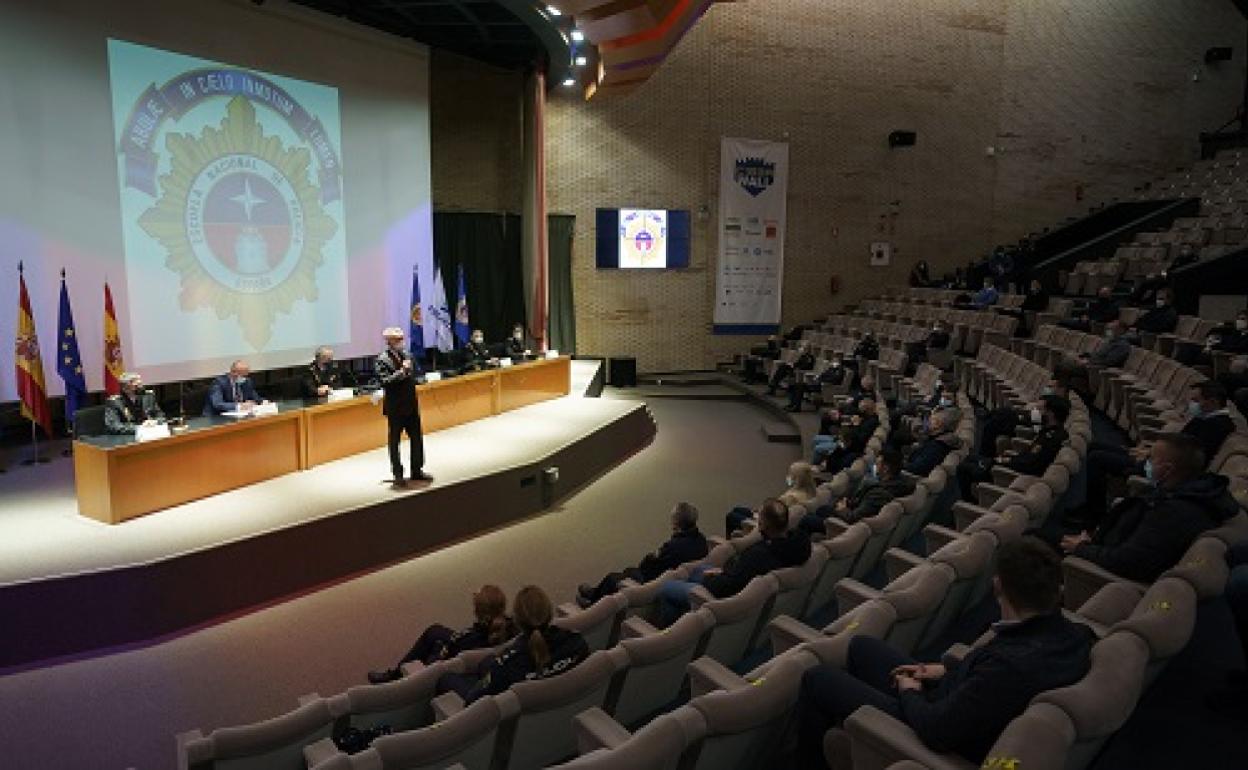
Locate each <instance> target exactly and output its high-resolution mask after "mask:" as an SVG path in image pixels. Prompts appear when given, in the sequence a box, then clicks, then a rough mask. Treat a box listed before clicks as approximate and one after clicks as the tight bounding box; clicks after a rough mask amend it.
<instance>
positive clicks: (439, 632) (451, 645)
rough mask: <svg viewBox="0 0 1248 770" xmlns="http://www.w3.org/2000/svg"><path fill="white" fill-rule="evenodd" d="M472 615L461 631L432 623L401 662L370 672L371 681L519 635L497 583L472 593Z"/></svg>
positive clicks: (392, 677)
mask: <svg viewBox="0 0 1248 770" xmlns="http://www.w3.org/2000/svg"><path fill="white" fill-rule="evenodd" d="M472 614H473V617H475V618H476V620H475V621H474V622H473V624H472V625H471V626H469V627H467V628H464V629H461V630H459V631H455V630H453V629H450V628H447V627H446V626H444V625H441V624H440V623H434V624H433V625H432V626H429V627H428V628H426V629H425V630H424V631H423V632H422V633H421V635H420V638H418V639H417V640H416V643H415V644H413V645H412V649H410V650H408V652H407V654H406V655H404V656H403V658H402V659H401V660H400V661H399V663H398V665H396V666H395V667H394V668H387V669H381V670H378V671H370V672H368V681H370V682H372V683H373V684H381V683H382V682H392V681H394V680H395V679H398V678H399V677H401V676H403V671H402V668H403V664H404V663H410V662H411V661H415V660H418V661H420V662H421V663H424V664H425V665H426V666H427V665H429V664H431V663H435V662H437V661H439V660H448V659H450V658H453V657H455V656H456V655H458V654H459V653H461V652H463V651H464V650H477V649H480V648H482V647H497V646H498V645H500V644H502V643H503V642H505V641H507V640H508V639H510V638H512V637H513V636H515V635H516V624H515V623H513V622H512V620H511V618H509V617H507V596H506V595H505V594H504V593H503V589H501V588H499V587H498V586H496V585H489V584H487V585H483V586H481V590H480V591H477V592H476V593H475V594H473V595H472Z"/></svg>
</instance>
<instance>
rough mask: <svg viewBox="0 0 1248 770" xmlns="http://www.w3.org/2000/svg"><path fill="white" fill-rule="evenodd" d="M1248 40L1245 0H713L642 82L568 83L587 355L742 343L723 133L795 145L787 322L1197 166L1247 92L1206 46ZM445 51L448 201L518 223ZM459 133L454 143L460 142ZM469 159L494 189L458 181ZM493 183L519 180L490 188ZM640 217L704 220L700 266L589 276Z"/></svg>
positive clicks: (444, 191)
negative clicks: (616, 226)
mask: <svg viewBox="0 0 1248 770" xmlns="http://www.w3.org/2000/svg"><path fill="white" fill-rule="evenodd" d="M1244 34H1245V22H1244V19H1243V18H1242V17H1241V16H1240V15H1239V14H1238V12H1237V11H1236V10H1235V8H1234V6H1233V4H1232V3H1230V2H1227V0H1183V1H1179V0H1172V1H1171V2H1156V1H1155V0H1100V1H1098V2H1090V1H1089V0H929V1H928V2H923V3H902V2H897V1H896V0H885V1H879V2H866V1H865V0H785V1H784V2H749V3H732V4H722V5H716V6H714V7H713V8H712V9H711V11H710V12H709V13H708V14H707V15H706V17H705V18H704V19H703V21H702V22H701V23H700V24H699V25H698V26H697V27H695V28H694V30H693V31H692V32H691V33H690V35H689V36H688V37H687V38H686V39H685V40H684V41H683V42H682V43H681V44H680V46H679V47H678V48H677V50H676V51H675V52H674V53H673V54H672V56H671V57H670V58H669V59H668V61H667V62H666V63H665V64H664V66H663V67H662V69H660V71H659V72H658V73H657V74H656V75H655V76H654V77H653V78H652V79H651V80H650V81H649V82H648V83H646V84H645V85H644V86H642V87H641V88H640V89H638V90H637V91H635V92H633V93H631V94H628V95H624V96H614V97H605V96H604V97H600V98H597V99H595V100H593V101H591V102H589V103H585V102H582V101H581V100H579V99H578V98H575V97H572V96H567V95H563V96H561V95H559V94H558V88H556V89H555V91H556V93H555V95H554V96H553V97H552V102H551V104H550V107H549V110H548V116H549V123H548V128H547V153H548V162H549V166H548V179H549V192H550V210H551V211H552V212H559V213H571V214H575V215H576V217H577V235H576V242H575V243H576V245H575V258H574V270H573V272H574V282H575V292H576V305H577V307H576V312H577V336H578V343H579V348H580V352H582V353H587V354H606V355H611V354H618V355H635V356H637V358H638V365H639V368H640V369H641V370H642V371H664V370H673V369H698V368H708V367H710V366H712V365H713V364H714V362H715V361H717V360H719V359H721V358H722V357H724V356H725V355H726V354H728V353H731V352H735V351H739V350H741V349H742V348H743V347H744V346H745V345H746V344H747V340H745V339H742V338H732V337H729V338H716V337H714V336H713V335H711V334H710V323H711V307H712V302H713V294H714V259H715V244H714V239H715V221H714V219H715V212H716V210H717V201H716V198H717V186H718V169H717V165H718V157H719V138H720V137H721V136H725V135H731V136H743V137H751V138H770V139H777V140H787V141H788V142H789V143H790V145H791V159H792V172H791V179H790V187H789V232H788V239H787V242H786V269H785V285H784V322H785V323H786V324H790V323H795V322H799V321H804V320H809V319H810V318H812V317H814V316H816V315H821V314H823V313H826V312H827V311H828V310H829V309H831V308H832V307H834V306H836V305H838V304H842V303H844V302H847V301H851V300H854V299H857V298H860V297H862V296H866V295H868V294H871V293H873V292H874V291H876V290H878V288H879V287H880V286H882V285H884V284H886V283H896V282H900V281H903V280H904V279H905V276H906V273H907V271H908V270H909V267H910V265H911V264H912V263H913V262H914V261H915V260H917V259H919V258H926V259H928V260H929V262H931V263H932V264H933V266H934V267H935V268H937V269H938V270H940V269H943V268H945V267H948V266H952V265H954V264H957V263H962V262H965V261H966V260H967V259H969V258H970V257H971V256H973V255H975V254H977V253H980V252H982V251H984V250H986V249H989V248H991V246H992V245H993V244H994V243H997V242H1007V241H1013V240H1015V239H1017V238H1018V237H1020V236H1022V235H1024V234H1026V232H1028V231H1029V230H1031V229H1034V228H1037V227H1042V226H1046V225H1049V224H1052V223H1054V222H1056V221H1058V220H1060V219H1061V218H1063V217H1066V216H1070V215H1074V214H1078V213H1080V212H1082V211H1084V210H1085V209H1086V207H1087V206H1088V205H1089V204H1090V203H1092V202H1095V201H1097V200H1103V199H1108V198H1110V197H1113V196H1115V195H1119V194H1122V193H1124V192H1127V191H1129V190H1130V189H1131V188H1132V187H1133V186H1135V185H1137V184H1140V183H1141V182H1143V181H1146V180H1147V179H1149V178H1151V177H1153V176H1155V175H1157V174H1159V173H1161V172H1163V171H1165V170H1168V169H1170V168H1171V167H1175V166H1179V165H1182V164H1185V163H1188V162H1190V161H1191V160H1193V159H1194V158H1195V157H1196V154H1197V152H1198V147H1197V142H1196V136H1197V134H1198V132H1199V131H1200V130H1202V129H1211V128H1214V127H1216V126H1218V125H1220V124H1221V123H1222V122H1224V121H1225V120H1226V119H1227V118H1229V117H1230V115H1231V114H1232V113H1233V112H1234V109H1235V105H1236V104H1237V103H1238V99H1239V96H1240V94H1241V93H1242V86H1243V71H1242V64H1240V63H1238V62H1232V63H1230V64H1229V65H1222V66H1221V67H1220V68H1206V67H1205V66H1204V64H1203V54H1204V51H1205V49H1206V48H1208V47H1209V46H1213V45H1230V46H1235V47H1236V49H1237V50H1236V56H1237V58H1238V60H1239V61H1240V62H1242V58H1241V57H1242V56H1243V55H1244V51H1243V45H1242V44H1243V40H1244ZM438 60H439V57H436V56H435V59H434V88H433V94H434V115H433V119H434V147H433V152H434V180H433V181H434V196H435V201H438V202H444V201H453V202H454V203H455V205H463V206H467V207H477V208H481V207H486V206H488V205H493V204H497V206H498V207H501V208H508V209H512V210H514V209H515V208H516V206H518V205H519V193H518V188H519V183H518V181H519V177H518V175H514V176H513V174H518V172H516V171H513V170H510V169H512V168H513V166H514V164H512V165H508V166H507V168H508V169H509V170H507V171H505V172H501V171H500V170H499V169H495V168H493V167H492V166H491V164H492V163H494V162H498V163H500V164H510V160H511V159H510V157H508V152H507V151H506V150H505V149H504V145H505V144H506V145H507V146H508V147H510V145H509V144H508V143H503V142H491V141H488V140H487V141H486V142H485V144H486V146H487V148H488V152H489V153H491V154H490V155H489V156H488V157H487V158H484V159H483V158H477V157H470V153H469V149H471V148H468V147H466V146H464V144H465V140H466V139H470V138H471V136H472V134H474V133H475V131H473V130H471V129H468V130H467V136H462V137H461V136H458V135H459V134H460V133H461V132H464V131H465V126H464V125H463V124H462V123H461V122H460V121H459V120H458V119H451V118H450V117H449V116H448V115H446V114H444V115H441V116H440V115H439V114H438V113H439V107H440V106H441V107H442V109H446V108H447V107H448V104H447V103H448V102H450V103H453V105H454V106H455V110H454V112H456V113H457V114H458V116H459V117H468V116H469V115H470V114H471V113H472V112H473V111H475V110H485V111H489V112H490V113H491V114H492V113H493V111H494V110H496V109H499V106H498V105H493V104H491V105H486V104H475V105H463V104H459V100H460V99H463V100H468V101H470V102H471V101H475V100H476V99H477V98H478V94H477V93H475V92H471V91H473V90H474V89H475V88H476V86H475V85H472V84H469V83H464V84H463V88H464V90H465V91H469V93H465V94H462V95H459V96H458V97H456V96H454V95H449V94H447V93H446V92H445V91H443V89H444V88H445V87H446V84H444V83H443V84H440V83H439V74H440V70H439V67H438ZM1195 73H1199V75H1200V77H1199V80H1198V81H1194V80H1193V74H1195ZM503 80H506V78H501V80H500V81H499V82H497V83H494V86H497V87H499V88H500V89H502V86H503V85H504V84H503V83H502V81H503ZM457 90H458V89H457ZM502 90H505V89H502ZM440 93H441V96H440ZM496 93H498V92H496ZM515 93H516V94H518V93H519V87H518V81H517V85H516V87H515ZM481 98H482V99H484V98H485V96H484V95H482V96H481ZM517 98H518V97H517ZM516 120H518V111H517V117H516ZM898 128H904V129H911V130H915V131H917V132H918V134H919V139H918V145H917V146H916V147H913V148H908V149H899V150H892V151H890V150H889V149H888V148H887V143H886V137H887V135H888V133H889V132H890V131H891V130H893V129H898ZM449 132H454V133H455V134H456V136H455V137H448V133H449ZM487 133H488V132H487ZM495 133H497V132H495ZM448 138H450V139H453V140H454V141H455V142H456V143H457V144H458V145H459V146H457V147H455V148H454V149H453V150H445V151H444V150H443V149H441V148H440V146H439V141H440V140H446V139H448ZM516 142H517V144H516V145H515V146H516V147H517V148H518V139H517V140H516ZM989 146H993V147H995V148H997V149H998V152H997V154H996V155H995V156H989V155H988V154H987V153H986V148H988V147H989ZM444 153H445V154H444ZM451 158H454V162H452V161H451ZM469 168H470V169H474V170H475V171H476V173H479V174H480V176H481V179H480V180H479V181H480V183H481V185H482V187H481V189H480V190H477V188H476V184H477V183H478V180H473V179H456V180H454V181H450V180H449V179H448V178H447V176H448V175H449V174H451V173H452V172H461V171H463V170H465V169H469ZM495 178H496V179H497V182H498V183H499V184H502V185H505V186H504V187H502V188H498V189H494V188H490V187H489V185H490V184H491V183H492V182H493V181H494V180H495ZM513 180H514V187H513V186H512V185H513ZM1080 187H1082V189H1083V195H1084V200H1083V201H1082V202H1080V201H1077V200H1076V192H1077V190H1078V189H1079V188H1080ZM476 195H480V197H479V198H477V197H474V196H476ZM478 200H479V201H482V202H480V203H477V202H476V201H478ZM894 202H896V203H895V204H894ZM628 205H638V206H652V207H656V208H659V207H667V208H685V209H690V210H692V211H693V212H694V228H693V239H694V240H693V244H694V246H693V258H692V266H691V268H690V269H689V270H687V271H683V272H672V273H665V274H660V275H656V274H653V273H649V272H644V273H642V272H627V271H599V270H596V269H595V268H594V266H593V264H594V254H593V246H594V232H593V227H594V222H593V212H594V209H595V208H596V207H598V206H628ZM703 208H704V210H705V211H706V212H708V213H707V214H706V216H705V217H699V216H698V211H699V210H700V209H703ZM876 239H884V240H891V241H892V242H893V243H894V246H895V254H896V258H895V260H894V265H893V266H892V267H890V268H884V269H871V268H868V267H867V266H866V250H867V244H868V243H869V242H870V241H872V240H876ZM833 275H837V276H839V277H840V278H841V282H842V292H841V294H840V295H839V296H838V297H836V298H833V297H831V296H830V295H829V293H828V290H827V286H828V279H829V278H830V277H831V276H833Z"/></svg>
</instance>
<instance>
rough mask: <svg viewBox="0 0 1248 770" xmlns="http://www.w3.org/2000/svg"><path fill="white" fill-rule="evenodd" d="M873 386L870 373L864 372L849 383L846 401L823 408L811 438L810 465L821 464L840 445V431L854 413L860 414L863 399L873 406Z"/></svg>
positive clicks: (848, 422)
mask: <svg viewBox="0 0 1248 770" xmlns="http://www.w3.org/2000/svg"><path fill="white" fill-rule="evenodd" d="M874 388H875V382H874V380H872V378H871V375H869V374H864V375H863V376H862V378H861V379H859V380H858V381H857V382H855V383H853V384H852V385H850V388H849V394H848V396H849V399H848V400H847V401H844V402H842V403H841V404H840V405H839V406H832V407H827V408H825V409H824V410H823V412H822V413H821V414H820V415H819V432H818V433H816V434H815V436H814V438H813V439H811V451H812V453H813V456H812V457H811V460H810V462H811V464H812V465H820V464H822V463H823V461H824V459H825V458H827V456H828V454H829V453H830V452H832V450H834V449H836V448H837V447H839V446H840V445H841V432H842V430H843V429H844V428H845V427H847V426H850V425H851V420H852V418H853V417H854V415H857V414H860V408H861V404H862V401H863V399H870V400H871V402H872V405H873V408H874V403H875V397H874Z"/></svg>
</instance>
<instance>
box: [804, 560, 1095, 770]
mask: <svg viewBox="0 0 1248 770" xmlns="http://www.w3.org/2000/svg"><path fill="white" fill-rule="evenodd" d="M1061 589H1062V567H1061V563H1060V562H1059V561H1058V559H1057V555H1056V554H1055V553H1053V551H1052V550H1051V549H1050V548H1049V547H1048V546H1047V545H1045V544H1044V543H1043V542H1041V541H1039V540H1037V539H1035V538H1032V537H1024V538H1021V539H1019V540H1013V541H1010V542H1007V543H1003V544H1002V545H1001V546H1000V547H999V548H998V549H997V568H996V575H994V576H993V578H992V592H993V595H994V596H995V597H996V600H997V604H998V605H999V606H1000V608H1001V620H1000V621H998V622H997V623H995V624H994V625H993V631H994V632H995V635H994V636H993V638H992V639H991V640H989V641H988V642H986V643H985V644H983V645H981V646H979V647H976V648H974V649H972V650H971V651H970V652H969V653H968V654H967V656H966V657H965V658H963V659H962V661H961V662H960V663H957V664H956V665H952V666H950V667H949V668H946V667H945V666H944V665H942V664H940V663H920V662H918V661H916V660H914V659H912V658H910V657H909V656H907V655H904V654H902V653H900V652H898V651H897V650H895V649H893V648H892V647H890V646H889V645H888V643H887V642H883V641H881V640H879V639H874V638H872V637H869V636H864V635H858V636H855V637H854V638H853V639H851V640H850V642H849V649H848V653H847V656H846V660H845V666H844V668H841V667H839V666H835V665H830V664H829V665H821V666H815V667H814V668H811V669H809V670H808V671H806V673H805V674H804V675H803V676H802V688H801V694H800V696H799V700H798V705H797V718H798V759H799V762H798V763H797V765H796V766H798V767H824V766H825V765H824V757H823V739H824V734H825V733H826V732H827V731H828V729H829V728H832V727H835V726H837V725H839V724H841V723H842V722H844V720H845V719H846V718H847V717H848V716H849V715H850V714H852V713H854V711H856V710H857V709H858V708H859V707H861V706H874V707H875V708H877V709H880V710H881V711H883V712H884V713H886V714H888V715H889V716H891V717H893V718H894V719H897V720H899V721H901V722H903V723H904V724H906V725H908V726H909V727H910V728H911V729H912V730H914V731H915V732H916V733H917V734H918V736H919V739H920V740H922V741H923V743H925V744H926V745H927V747H928V748H929V749H931V750H932V751H937V752H941V753H945V752H951V753H955V754H960V755H961V756H962V757H964V758H966V759H968V760H970V761H971V762H973V763H975V765H976V766H978V765H979V763H980V762H981V761H982V760H983V759H984V757H985V755H987V753H988V750H989V749H990V748H992V744H993V743H994V742H995V741H996V740H997V736H999V735H1000V734H1001V731H1002V730H1004V729H1005V726H1006V725H1007V724H1009V723H1010V721H1011V720H1013V719H1014V718H1015V717H1017V716H1018V715H1019V714H1021V713H1022V712H1023V710H1024V709H1026V708H1027V704H1028V703H1029V702H1030V701H1031V699H1032V698H1033V697H1035V696H1036V695H1038V694H1039V693H1042V692H1044V691H1046V690H1053V689H1056V688H1059V687H1066V686H1068V685H1071V684H1074V683H1075V682H1077V681H1079V680H1080V679H1082V678H1083V677H1084V676H1085V675H1086V674H1087V672H1088V669H1089V667H1090V654H1091V650H1092V645H1093V644H1094V643H1095V642H1096V636H1095V635H1094V634H1093V633H1092V630H1091V629H1089V628H1088V627H1087V626H1084V625H1082V624H1080V623H1074V622H1072V621H1070V620H1067V619H1066V618H1065V617H1063V616H1062V612H1061V607H1060V597H1061ZM846 748H847V747H846ZM837 766H838V767H839V766H840V765H837Z"/></svg>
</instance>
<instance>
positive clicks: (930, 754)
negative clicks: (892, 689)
mask: <svg viewBox="0 0 1248 770" xmlns="http://www.w3.org/2000/svg"><path fill="white" fill-rule="evenodd" d="M845 732H847V733H849V741H850V747H851V749H850V750H851V752H852V753H853V757H854V767H888V766H889V765H891V764H893V763H894V762H900V761H902V760H906V759H910V760H914V761H915V762H918V763H919V764H921V765H923V766H925V767H927V768H929V770H965V768H969V767H974V765H971V764H970V763H969V762H967V761H966V760H959V759H958V758H956V757H953V756H950V755H945V754H938V753H936V752H934V751H932V750H931V749H929V748H928V747H927V745H926V744H925V743H923V741H922V740H921V739H920V738H919V736H918V734H917V733H916V732H915V731H914V730H912V729H910V727H909V726H908V725H906V724H905V723H903V722H901V721H899V720H896V719H894V718H892V717H891V716H889V715H888V714H885V713H884V712H883V711H880V710H879V709H877V708H875V707H874V706H862V707H860V708H859V709H858V710H857V711H855V712H854V713H852V714H850V715H849V718H848V719H846V720H845Z"/></svg>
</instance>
